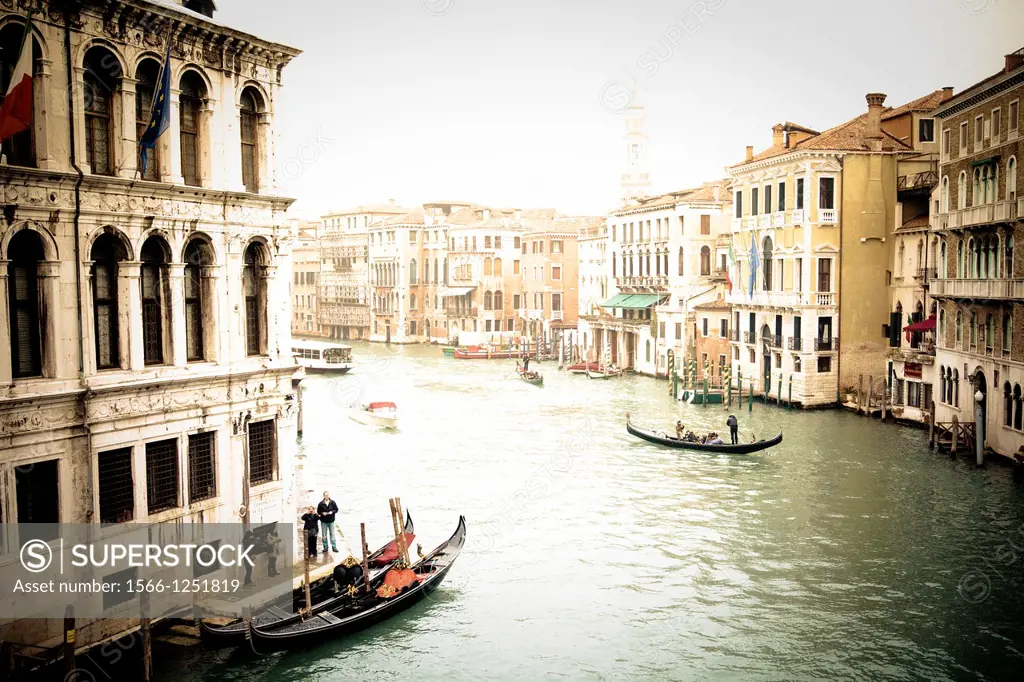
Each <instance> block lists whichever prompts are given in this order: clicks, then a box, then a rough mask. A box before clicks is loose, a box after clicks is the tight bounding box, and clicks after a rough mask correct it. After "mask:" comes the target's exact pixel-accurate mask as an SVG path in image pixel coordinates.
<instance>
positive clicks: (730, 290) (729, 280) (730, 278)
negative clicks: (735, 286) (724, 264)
mask: <svg viewBox="0 0 1024 682" xmlns="http://www.w3.org/2000/svg"><path fill="white" fill-rule="evenodd" d="M725 281H726V282H727V283H728V284H729V293H730V294H731V293H732V277H730V276H729V269H728V268H726V269H725Z"/></svg>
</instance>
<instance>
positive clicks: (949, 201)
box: [931, 50, 1024, 455]
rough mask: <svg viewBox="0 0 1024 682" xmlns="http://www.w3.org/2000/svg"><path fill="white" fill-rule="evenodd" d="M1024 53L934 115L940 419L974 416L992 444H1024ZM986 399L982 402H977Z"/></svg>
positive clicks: (1004, 448) (1007, 449) (998, 447)
mask: <svg viewBox="0 0 1024 682" xmlns="http://www.w3.org/2000/svg"><path fill="white" fill-rule="evenodd" d="M1022 95H1024V50H1021V51H1018V52H1016V53H1014V54H1011V55H1007V56H1006V58H1005V62H1004V68H1003V69H1002V70H1001V71H999V72H998V73H996V74H994V75H992V76H991V77H989V78H987V79H985V80H983V81H981V82H980V83H977V84H975V85H973V86H971V87H969V88H967V89H966V90H964V91H963V92H961V93H960V94H959V95H957V96H956V97H954V98H953V99H951V100H949V101H947V102H946V103H945V104H943V105H942V106H941V107H940V108H939V109H938V110H936V112H935V114H934V115H935V117H936V119H937V128H938V129H939V132H940V135H941V138H940V144H941V151H940V154H941V160H940V165H939V176H940V179H939V183H940V185H939V192H938V202H937V203H938V206H937V211H936V215H935V216H934V217H933V220H932V229H933V231H934V233H935V234H936V236H938V238H939V240H940V241H939V253H938V256H937V259H938V260H937V263H938V277H937V278H936V279H935V280H934V282H933V285H932V287H931V294H932V296H933V297H934V298H935V299H936V301H938V320H937V329H938V332H937V339H938V348H937V350H936V359H935V363H936V365H937V366H938V372H939V381H938V393H937V398H936V419H937V420H938V421H941V422H948V421H951V420H952V419H953V417H954V416H955V417H956V418H957V419H958V420H959V421H961V422H976V421H978V420H977V419H976V415H977V411H979V410H980V413H981V422H982V423H983V424H984V432H985V435H984V440H985V443H986V445H987V446H988V447H989V448H991V449H993V450H995V451H996V452H998V453H1001V454H1004V455H1010V454H1013V453H1015V452H1016V451H1017V450H1018V448H1020V447H1021V445H1022V444H1024V398H1022V391H1024V248H1022V244H1024V198H1022V197H1021V196H1020V194H1019V191H1018V187H1021V186H1024V176H1022V174H1021V167H1020V164H1021V160H1022V158H1024V155H1022V152H1024V145H1022V140H1024V137H1022V135H1021V132H1022V130H1021V129H1022V127H1024V118H1022V117H1021V106H1020V105H1021V99H1022ZM977 398H980V401H979V402H978V403H977V404H976V403H975V401H976V399H977Z"/></svg>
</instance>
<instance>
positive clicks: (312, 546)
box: [302, 505, 320, 557]
mask: <svg viewBox="0 0 1024 682" xmlns="http://www.w3.org/2000/svg"><path fill="white" fill-rule="evenodd" d="M319 527H320V516H319V515H318V514H317V513H316V512H315V511H313V505H309V507H307V508H306V513H305V514H303V515H302V528H303V530H305V531H306V551H307V553H308V554H309V556H311V557H315V556H316V531H317V528H319Z"/></svg>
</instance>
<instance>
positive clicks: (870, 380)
mask: <svg viewBox="0 0 1024 682" xmlns="http://www.w3.org/2000/svg"><path fill="white" fill-rule="evenodd" d="M874 397H875V377H874V376H873V375H869V376H868V400H867V403H868V404H867V409H865V410H864V414H865V415H867V416H868V417H870V416H871V400H872V398H874Z"/></svg>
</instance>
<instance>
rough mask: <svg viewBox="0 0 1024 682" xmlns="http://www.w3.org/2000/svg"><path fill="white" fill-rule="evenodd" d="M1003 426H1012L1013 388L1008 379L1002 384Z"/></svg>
mask: <svg viewBox="0 0 1024 682" xmlns="http://www.w3.org/2000/svg"><path fill="white" fill-rule="evenodd" d="M1003 426H1011V427H1012V426H1013V389H1011V388H1010V382H1009V381H1007V382H1006V383H1004V384H1003Z"/></svg>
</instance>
